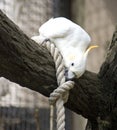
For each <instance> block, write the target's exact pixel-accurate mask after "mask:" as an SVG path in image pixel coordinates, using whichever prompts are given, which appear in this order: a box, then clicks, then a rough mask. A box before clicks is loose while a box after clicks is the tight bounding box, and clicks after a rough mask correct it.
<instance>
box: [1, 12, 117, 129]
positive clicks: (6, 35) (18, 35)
mask: <svg viewBox="0 0 117 130" xmlns="http://www.w3.org/2000/svg"><path fill="white" fill-rule="evenodd" d="M55 71H56V70H55V66H54V62H53V59H52V57H51V55H50V53H49V52H48V50H47V49H46V48H44V47H42V46H39V45H38V44H37V43H35V42H34V41H32V40H31V39H30V38H28V37H27V36H26V35H25V34H23V32H22V31H21V30H20V29H19V28H18V27H17V26H16V25H15V24H14V23H13V22H11V21H10V20H9V19H8V18H7V17H6V16H5V15H4V14H3V13H2V12H1V11H0V76H3V77H5V78H7V79H9V80H11V81H13V82H15V83H18V84H20V85H21V86H23V87H27V88H29V89H32V90H35V91H37V92H39V93H42V94H43V95H45V96H49V94H50V93H51V92H52V91H53V90H54V89H55V88H56V87H57V82H56V75H55ZM74 81H75V87H74V88H73V89H72V90H71V91H70V96H69V100H68V102H67V103H66V104H65V106H66V107H67V108H69V109H71V110H72V111H74V112H76V113H78V114H81V115H82V116H84V117H86V118H88V120H89V123H88V124H89V125H87V130H89V129H90V130H98V129H99V130H116V129H117V123H116V122H117V97H116V94H117V88H116V86H117V32H115V33H114V36H113V40H112V42H111V45H110V47H109V50H108V52H107V58H106V60H105V62H104V63H103V65H102V67H101V69H100V72H99V74H95V73H92V72H89V71H86V72H85V73H84V75H83V76H82V77H81V78H79V79H74Z"/></svg>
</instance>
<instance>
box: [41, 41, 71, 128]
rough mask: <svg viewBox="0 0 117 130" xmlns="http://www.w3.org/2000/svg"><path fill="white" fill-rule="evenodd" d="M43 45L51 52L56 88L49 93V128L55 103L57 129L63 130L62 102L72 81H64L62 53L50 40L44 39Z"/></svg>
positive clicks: (65, 98) (63, 113) (63, 112)
mask: <svg viewBox="0 0 117 130" xmlns="http://www.w3.org/2000/svg"><path fill="white" fill-rule="evenodd" d="M42 45H43V46H45V47H46V48H47V49H48V50H49V52H50V53H51V55H52V57H53V59H54V62H55V67H56V77H57V83H58V88H57V89H55V90H54V91H53V92H52V93H51V94H50V98H49V101H50V106H51V107H50V108H51V112H50V119H51V120H50V130H53V111H54V110H53V109H54V105H55V104H56V109H57V130H65V108H64V103H65V102H67V100H68V96H69V90H70V89H72V88H73V87H74V82H73V81H66V82H65V67H64V62H63V58H62V55H61V54H60V52H59V50H58V49H57V48H56V47H55V45H54V44H53V43H51V42H50V41H44V42H43V44H42Z"/></svg>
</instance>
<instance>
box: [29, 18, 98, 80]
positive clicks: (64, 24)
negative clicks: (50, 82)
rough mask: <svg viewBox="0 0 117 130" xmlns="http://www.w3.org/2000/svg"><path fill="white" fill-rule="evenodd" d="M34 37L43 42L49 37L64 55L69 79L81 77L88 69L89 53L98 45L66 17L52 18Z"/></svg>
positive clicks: (66, 73) (35, 39)
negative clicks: (93, 43) (92, 42)
mask: <svg viewBox="0 0 117 130" xmlns="http://www.w3.org/2000/svg"><path fill="white" fill-rule="evenodd" d="M32 39H33V40H34V41H36V42H37V43H42V42H44V41H45V40H46V39H49V40H50V41H51V42H52V43H54V44H55V45H56V47H57V48H58V49H59V51H60V53H61V54H62V56H63V60H64V64H65V67H66V71H65V76H66V78H67V79H73V78H79V77H81V76H82V75H83V73H84V72H85V69H86V61H87V56H88V53H89V51H90V50H91V49H93V48H96V47H98V46H97V45H91V37H90V36H89V34H88V33H87V32H86V31H85V30H84V29H83V28H82V27H80V26H79V25H78V24H76V23H74V22H72V21H71V20H69V19H67V18H65V17H57V18H51V19H49V20H48V21H47V22H45V23H44V24H42V25H41V26H40V28H39V35H38V36H33V37H32Z"/></svg>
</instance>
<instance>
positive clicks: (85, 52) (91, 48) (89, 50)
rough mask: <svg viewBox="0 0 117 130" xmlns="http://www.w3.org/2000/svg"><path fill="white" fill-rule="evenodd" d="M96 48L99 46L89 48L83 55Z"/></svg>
mask: <svg viewBox="0 0 117 130" xmlns="http://www.w3.org/2000/svg"><path fill="white" fill-rule="evenodd" d="M97 47H99V46H97V45H93V46H90V47H89V48H88V49H87V50H86V52H85V54H87V53H88V52H89V51H90V50H91V49H93V48H97Z"/></svg>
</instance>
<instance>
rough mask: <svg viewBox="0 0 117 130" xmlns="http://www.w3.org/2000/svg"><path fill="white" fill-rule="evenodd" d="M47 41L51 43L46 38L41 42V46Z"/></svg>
mask: <svg viewBox="0 0 117 130" xmlns="http://www.w3.org/2000/svg"><path fill="white" fill-rule="evenodd" d="M47 41H49V42H51V40H50V39H49V38H46V39H44V40H43V42H42V43H41V45H43V44H45V43H46V42H47Z"/></svg>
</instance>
